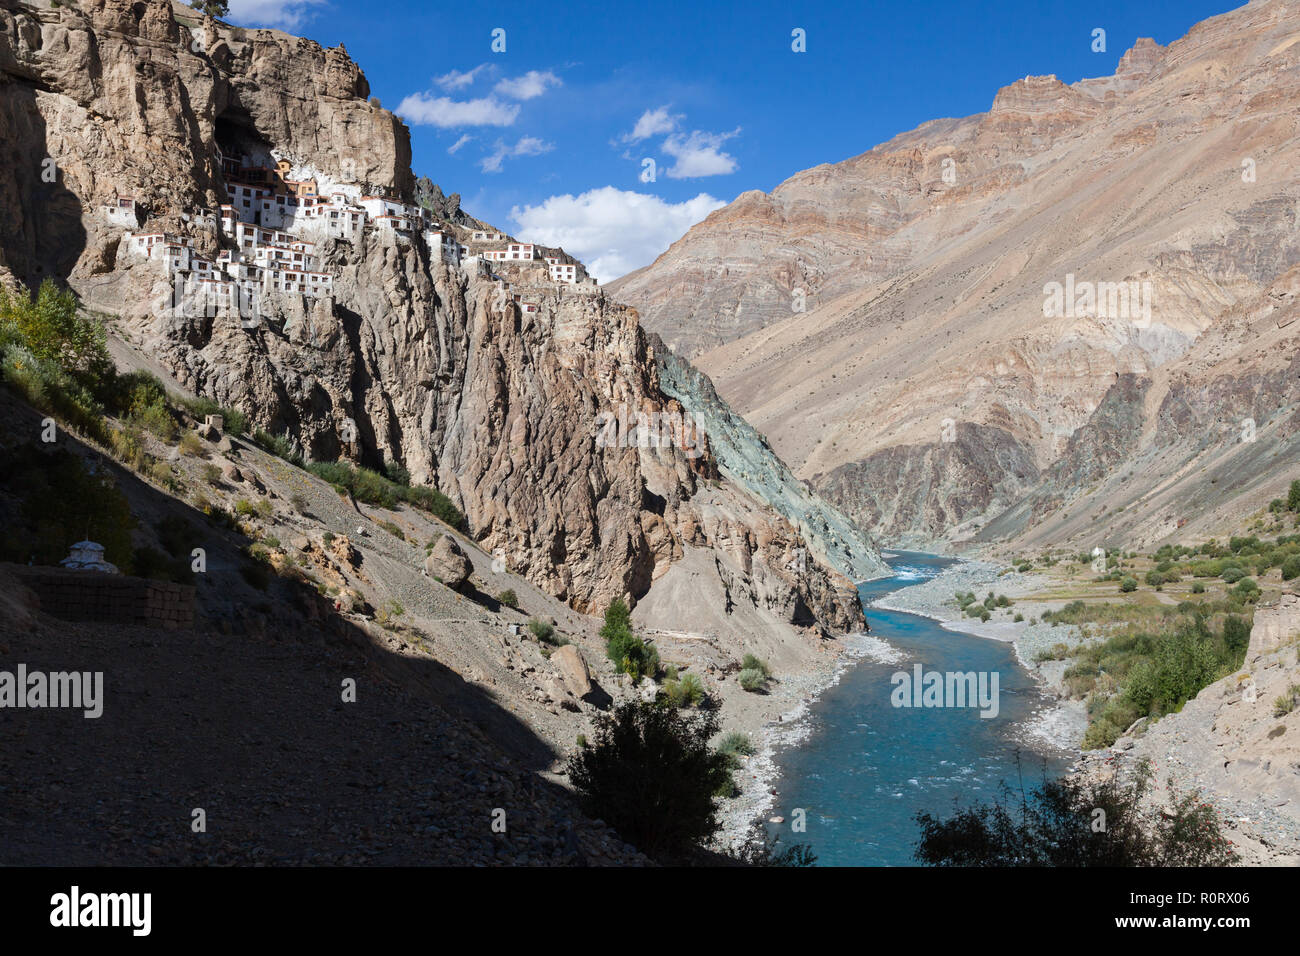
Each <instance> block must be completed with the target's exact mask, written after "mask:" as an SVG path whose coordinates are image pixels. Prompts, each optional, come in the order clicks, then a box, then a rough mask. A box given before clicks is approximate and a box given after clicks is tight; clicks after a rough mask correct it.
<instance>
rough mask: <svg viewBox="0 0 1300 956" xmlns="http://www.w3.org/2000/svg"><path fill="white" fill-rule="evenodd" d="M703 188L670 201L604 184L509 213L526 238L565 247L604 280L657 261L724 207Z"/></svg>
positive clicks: (565, 249) (519, 233) (521, 236)
mask: <svg viewBox="0 0 1300 956" xmlns="http://www.w3.org/2000/svg"><path fill="white" fill-rule="evenodd" d="M724 205H726V203H724V202H723V201H722V200H720V199H714V198H713V197H712V196H710V195H708V194H707V193H700V194H699V195H698V196H696V197H695V198H694V199H688V200H686V201H684V202H679V203H667V202H664V201H663V200H662V199H660V198H659V197H658V196H651V195H647V194H645V193H637V192H632V191H630V190H623V189H615V188H614V187H613V186H603V187H601V188H600V189H592V190H590V191H588V192H585V193H583V194H582V195H580V196H572V195H563V196H552V197H550V198H549V199H547V200H546V201H545V202H543V203H541V204H540V205H537V206H524V207H523V208H522V209H520V208H519V207H518V206H516V207H514V208H513V209H511V210H510V218H511V220H512V221H513V222H515V223H516V224H517V225H518V227H519V228H518V230H517V234H518V236H519V238H520V239H522V240H524V241H525V242H537V243H541V244H542V245H546V246H563V247H564V251H565V252H567V253H569V254H570V255H574V256H577V257H578V258H579V259H581V260H582V261H583V262H585V263H586V264H587V270H588V271H589V272H590V273H591V274H592V275H594V276H595V277H596V278H597V279H598V280H599V281H601V282H608V281H610V280H611V279H617V278H618V277H619V276H621V275H625V274H627V273H628V272H631V271H632V270H633V269H639V268H640V267H641V266H644V265H647V264H648V263H650V262H653V261H654V259H655V257H656V256H658V255H659V254H660V253H661V252H663V251H664V250H665V249H667V248H668V247H669V246H670V245H671V244H672V243H673V241H674V240H676V239H678V238H679V237H680V236H681V235H682V234H683V233H685V232H686V230H687V229H689V228H690V227H691V226H693V225H695V224H696V223H697V222H699V221H700V220H701V219H703V218H704V217H705V216H707V215H708V214H709V213H711V212H712V211H713V210H715V209H717V208H719V207H720V206H724Z"/></svg>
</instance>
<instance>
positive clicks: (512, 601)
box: [497, 588, 519, 611]
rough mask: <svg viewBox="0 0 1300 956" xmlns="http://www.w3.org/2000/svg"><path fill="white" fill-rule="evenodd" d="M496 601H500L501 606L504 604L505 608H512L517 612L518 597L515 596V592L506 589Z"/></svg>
mask: <svg viewBox="0 0 1300 956" xmlns="http://www.w3.org/2000/svg"><path fill="white" fill-rule="evenodd" d="M497 600H498V601H500V602H501V603H502V604H504V605H505V606H506V607H512V608H514V609H515V610H516V611H517V610H519V597H518V595H516V594H515V592H514V591H513V590H512V589H511V588H506V589H505V590H504V591H502V592H501V593H500V594H498V595H497Z"/></svg>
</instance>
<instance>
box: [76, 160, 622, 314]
mask: <svg viewBox="0 0 1300 956" xmlns="http://www.w3.org/2000/svg"><path fill="white" fill-rule="evenodd" d="M218 158H219V160H220V163H221V166H222V171H223V173H224V175H225V179H226V182H227V185H226V195H227V200H228V201H227V202H225V203H222V204H221V206H220V210H219V216H218V217H217V220H216V223H213V225H216V224H217V223H219V227H220V230H221V233H222V235H223V236H224V237H225V238H226V239H228V240H229V241H230V243H231V245H233V248H228V249H223V250H222V251H221V252H220V253H219V254H218V255H217V257H216V258H215V259H209V258H207V257H205V256H203V255H200V254H199V253H198V252H197V251H196V249H195V242H194V239H193V238H190V237H188V236H180V235H175V234H172V233H165V232H153V233H137V232H134V231H131V230H134V229H135V228H137V227H138V224H139V223H140V222H141V221H143V219H144V218H145V216H144V215H143V209H141V208H140V207H138V205H137V203H136V200H135V199H134V198H133V197H130V196H118V197H116V198H115V199H114V200H113V201H112V202H111V203H107V204H105V205H103V206H102V207H101V210H100V211H101V215H102V216H103V218H104V219H106V220H107V221H108V222H109V223H110V224H112V225H114V226H118V227H120V228H123V229H124V230H127V231H125V232H124V244H125V248H126V250H127V252H128V253H129V254H131V255H138V256H141V257H144V258H146V259H149V260H152V261H156V262H159V263H161V264H162V265H163V268H164V270H165V271H166V274H167V276H168V278H169V279H170V280H171V281H172V285H173V289H174V290H175V291H176V293H177V298H178V301H179V299H180V296H181V292H182V291H183V292H184V294H185V296H187V297H188V296H191V295H194V294H196V293H197V294H198V295H200V296H201V301H202V302H203V303H204V304H205V305H208V306H211V305H213V304H216V305H218V306H219V307H226V306H232V307H233V306H238V307H239V308H240V311H241V314H243V313H244V311H245V310H246V309H247V308H249V307H252V308H253V309H254V311H255V310H256V305H255V304H256V302H257V301H258V300H259V299H260V297H262V296H264V295H267V294H271V293H279V294H293V295H303V296H307V297H309V298H318V297H322V296H329V295H332V294H333V292H334V276H333V274H332V273H330V272H327V271H324V270H323V269H322V265H321V260H320V256H319V255H318V253H317V248H318V244H319V242H321V241H324V240H328V239H343V240H347V241H356V239H358V238H359V237H360V236H362V235H363V234H364V232H365V230H366V229H376V230H380V231H383V232H387V233H390V234H391V235H392V236H393V237H394V238H395V240H396V241H398V242H411V241H414V240H415V239H416V237H417V236H418V237H420V238H421V239H423V241H424V243H425V245H426V246H427V248H428V250H429V252H430V254H431V255H434V254H436V255H438V256H440V257H441V258H442V260H443V261H444V262H446V263H449V264H450V265H452V266H454V267H457V268H460V267H462V266H468V265H471V264H477V263H478V262H479V261H480V260H486V262H506V263H512V264H523V263H531V262H536V261H538V260H540V259H543V256H542V255H541V254H540V250H539V249H538V247H537V246H536V245H535V244H534V243H528V242H508V241H507V240H508V239H509V237H508V236H506V235H505V234H504V233H501V232H490V231H486V230H480V231H476V232H473V233H472V234H471V236H470V241H471V242H472V243H476V244H485V243H503V242H504V243H506V244H505V246H504V247H502V248H493V249H487V250H484V251H481V252H478V253H477V254H476V255H474V256H470V255H469V253H470V250H469V248H467V247H466V246H464V245H461V243H460V242H459V241H458V240H457V238H456V236H455V234H454V233H453V232H452V231H451V229H450V228H449V227H446V226H443V225H442V224H440V223H438V222H437V221H436V220H435V219H434V217H433V216H432V214H431V213H430V211H429V210H428V209H425V208H424V207H422V206H419V205H414V204H411V203H406V202H403V201H402V200H400V199H395V198H393V197H391V196H373V195H364V194H362V191H361V190H360V188H359V187H356V186H347V185H340V186H337V187H331V188H330V190H329V193H328V195H322V194H321V192H320V190H319V189H318V186H317V182H316V180H315V179H311V178H308V179H294V178H292V175H291V173H292V166H291V164H290V163H289V161H288V160H279V161H277V162H276V164H275V166H274V167H269V166H262V165H256V164H254V163H253V162H252V161H251V160H250V159H249V158H248V157H244V156H237V155H229V156H227V155H223V154H221V153H220V151H218ZM209 221H211V219H209ZM544 260H545V263H546V270H547V275H548V277H549V279H550V280H551V281H552V282H555V283H561V284H567V285H574V286H587V285H590V286H591V287H593V289H594V287H595V286H596V283H595V280H594V279H587V280H585V281H582V280H580V279H579V277H578V268H577V266H576V265H575V264H572V263H564V262H561V261H560V260H559V258H558V257H556V256H545V257H544ZM579 291H583V290H582V289H580V290H579ZM586 291H592V290H586ZM513 298H514V299H515V300H516V301H520V297H519V296H518V295H516V296H514V297H513ZM521 305H523V306H526V307H527V308H526V311H532V312H535V311H537V306H536V305H535V304H534V303H529V302H521Z"/></svg>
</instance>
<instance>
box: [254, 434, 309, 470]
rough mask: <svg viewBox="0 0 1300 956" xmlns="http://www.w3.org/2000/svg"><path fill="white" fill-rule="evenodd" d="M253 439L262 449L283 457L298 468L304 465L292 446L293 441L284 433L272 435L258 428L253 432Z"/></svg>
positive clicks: (300, 456)
mask: <svg viewBox="0 0 1300 956" xmlns="http://www.w3.org/2000/svg"><path fill="white" fill-rule="evenodd" d="M253 441H254V443H255V444H257V445H258V446H259V447H260V448H261V449H262V450H263V451H267V452H270V453H271V454H272V455H275V456H276V457H277V458H283V459H284V460H285V461H287V462H288V463H289V464H291V465H295V466H297V467H298V468H302V467H304V465H303V460H302V455H300V454H299V453H298V452H297V451H296V450H295V449H294V447H293V442H292V441H291V440H290V439H289V436H288V435H287V434H285V435H272V434H271V433H270V432H264V431H262V430H261V429H260V428H259V429H257V431H255V432H253Z"/></svg>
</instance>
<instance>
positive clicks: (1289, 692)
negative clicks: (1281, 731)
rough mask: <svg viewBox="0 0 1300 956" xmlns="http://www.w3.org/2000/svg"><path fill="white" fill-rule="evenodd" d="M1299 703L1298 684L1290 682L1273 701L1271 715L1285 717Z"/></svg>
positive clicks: (1299, 686) (1299, 689) (1299, 690)
mask: <svg viewBox="0 0 1300 956" xmlns="http://www.w3.org/2000/svg"><path fill="white" fill-rule="evenodd" d="M1297 704H1300V684H1292V685H1291V686H1290V687H1288V688H1287V689H1286V693H1285V694H1283V695H1282V696H1280V697H1278V698H1277V699H1276V700H1274V701H1273V716H1274V717H1285V716H1286V715H1287V714H1289V713H1291V711H1293V710H1295V709H1296V705H1297Z"/></svg>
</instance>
